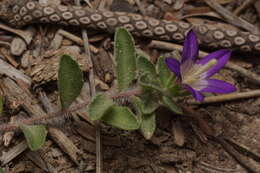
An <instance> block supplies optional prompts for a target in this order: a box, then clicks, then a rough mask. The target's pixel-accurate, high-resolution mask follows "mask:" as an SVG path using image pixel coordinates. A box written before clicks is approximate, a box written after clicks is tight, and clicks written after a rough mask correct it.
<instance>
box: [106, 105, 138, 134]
mask: <svg viewBox="0 0 260 173" xmlns="http://www.w3.org/2000/svg"><path fill="white" fill-rule="evenodd" d="M102 120H103V121H104V122H105V123H107V124H109V125H111V126H114V127H117V128H120V129H123V130H136V129H138V128H139V127H140V122H139V121H138V119H137V117H136V116H135V115H134V114H133V112H131V111H130V110H129V108H127V107H122V106H116V105H114V106H112V107H111V108H110V109H109V110H108V111H106V113H105V115H104V116H103V117H102Z"/></svg>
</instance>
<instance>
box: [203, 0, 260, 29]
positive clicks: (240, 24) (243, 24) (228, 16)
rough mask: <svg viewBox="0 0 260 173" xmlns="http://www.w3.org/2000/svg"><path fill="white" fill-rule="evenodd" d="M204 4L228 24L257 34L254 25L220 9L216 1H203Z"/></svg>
mask: <svg viewBox="0 0 260 173" xmlns="http://www.w3.org/2000/svg"><path fill="white" fill-rule="evenodd" d="M204 1H205V3H207V4H208V5H209V6H210V7H211V8H213V9H214V10H216V11H217V12H218V13H219V14H221V15H222V16H223V17H224V18H225V19H226V20H227V21H228V22H229V23H231V24H233V25H235V26H237V27H239V28H243V29H245V30H247V31H250V32H252V33H255V34H257V33H259V31H258V29H257V27H255V26H254V25H252V24H250V23H248V22H246V21H245V20H243V19H241V18H239V17H237V16H235V15H234V14H232V13H231V12H230V11H228V10H226V9H225V8H224V7H222V6H221V5H220V4H218V3H217V1H216V0H204Z"/></svg>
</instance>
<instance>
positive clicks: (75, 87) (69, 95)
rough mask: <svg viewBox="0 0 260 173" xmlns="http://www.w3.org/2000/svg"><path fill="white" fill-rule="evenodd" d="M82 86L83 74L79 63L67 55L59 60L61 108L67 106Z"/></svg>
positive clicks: (77, 94)
mask: <svg viewBox="0 0 260 173" xmlns="http://www.w3.org/2000/svg"><path fill="white" fill-rule="evenodd" d="M82 86H83V74H82V71H81V70H80V68H79V65H78V63H77V62H76V61H74V60H73V59H72V58H71V57H70V56H69V55H63V56H62V57H61V60H60V66H59V74H58V87H59V95H60V101H61V106H62V108H68V107H69V106H70V105H71V103H72V102H73V101H74V100H75V99H76V98H77V97H78V96H79V94H80V92H81V89H82Z"/></svg>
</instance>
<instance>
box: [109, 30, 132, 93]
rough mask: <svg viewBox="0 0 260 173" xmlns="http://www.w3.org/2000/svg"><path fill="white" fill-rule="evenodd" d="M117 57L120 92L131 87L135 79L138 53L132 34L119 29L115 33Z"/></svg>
mask: <svg viewBox="0 0 260 173" xmlns="http://www.w3.org/2000/svg"><path fill="white" fill-rule="evenodd" d="M114 54H115V57H116V64H117V65H116V71H117V80H118V87H119V90H124V89H126V88H128V87H129V86H130V84H131V83H132V82H133V80H134V79H135V72H136V52H135V46H134V40H133V37H132V36H131V34H130V33H129V32H128V31H127V30H126V29H124V28H118V29H117V30H116V33H115V52H114Z"/></svg>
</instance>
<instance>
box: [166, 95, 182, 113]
mask: <svg viewBox="0 0 260 173" xmlns="http://www.w3.org/2000/svg"><path fill="white" fill-rule="evenodd" d="M162 102H163V104H164V106H166V107H168V108H169V109H170V110H171V111H173V112H175V113H176V114H183V111H182V109H181V108H180V107H179V106H177V105H176V104H175V103H174V102H173V101H172V99H170V98H169V97H166V96H163V97H162Z"/></svg>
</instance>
